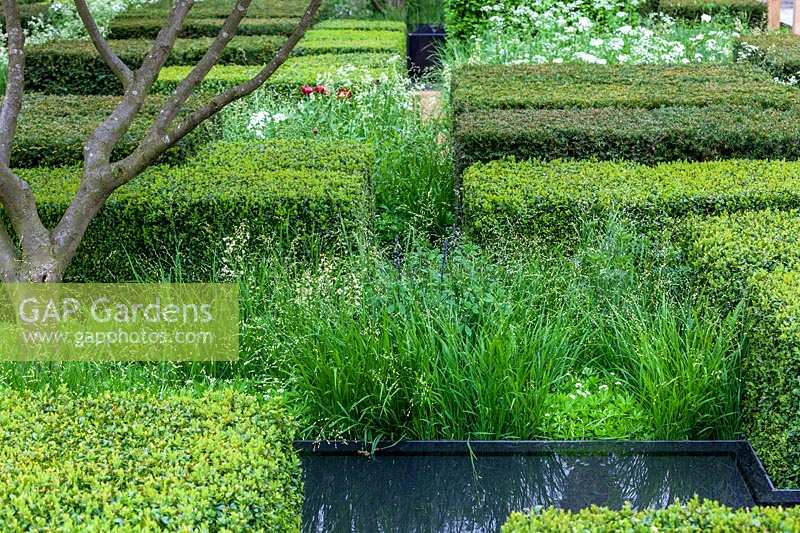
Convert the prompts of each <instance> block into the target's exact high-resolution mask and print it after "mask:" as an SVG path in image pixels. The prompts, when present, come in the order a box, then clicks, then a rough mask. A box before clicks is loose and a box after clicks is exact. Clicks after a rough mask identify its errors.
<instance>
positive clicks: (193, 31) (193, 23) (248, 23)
mask: <svg viewBox="0 0 800 533" xmlns="http://www.w3.org/2000/svg"><path fill="white" fill-rule="evenodd" d="M299 21H300V19H297V18H246V19H244V20H243V21H242V23H241V24H240V25H239V29H238V31H237V32H236V34H237V35H240V36H241V35H289V34H290V33H292V31H294V29H295V27H297V23H298V22H299ZM164 22H165V19H164V18H159V17H158V16H154V17H152V18H144V17H142V18H116V19H114V20H113V21H112V22H111V25H110V26H109V30H108V31H109V35H108V36H109V38H111V39H155V38H156V35H158V32H159V30H161V28H162V27H163V26H164ZM224 22H225V19H224V18H189V19H187V20H186V21H185V22H184V23H183V27H182V28H181V33H180V37H184V38H196V37H216V36H217V34H218V33H219V29H220V28H221V27H222V24H223V23H224Z"/></svg>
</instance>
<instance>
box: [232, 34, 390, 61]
mask: <svg viewBox="0 0 800 533" xmlns="http://www.w3.org/2000/svg"><path fill="white" fill-rule="evenodd" d="M369 52H384V53H391V54H398V55H401V56H405V54H406V37H405V33H404V32H402V31H396V30H394V29H391V30H363V29H328V30H318V29H312V30H308V31H307V32H306V34H305V36H304V37H303V39H302V40H301V41H300V42H299V43H297V46H296V47H295V49H294V50H293V52H292V53H294V55H314V54H348V53H369ZM240 64H241V63H240Z"/></svg>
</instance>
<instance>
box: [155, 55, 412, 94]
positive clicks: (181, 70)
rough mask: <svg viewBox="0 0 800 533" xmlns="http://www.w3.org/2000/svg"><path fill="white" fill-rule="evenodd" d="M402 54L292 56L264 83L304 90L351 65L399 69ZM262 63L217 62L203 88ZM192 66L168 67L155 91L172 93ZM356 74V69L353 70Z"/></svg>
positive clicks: (224, 85) (244, 75) (377, 70)
mask: <svg viewBox="0 0 800 533" xmlns="http://www.w3.org/2000/svg"><path fill="white" fill-rule="evenodd" d="M395 59H398V56H395V55H392V54H385V53H371V54H320V55H312V56H300V57H292V58H289V59H288V60H287V61H286V63H284V64H283V65H282V66H281V67H280V68H279V69H278V70H277V71H275V73H274V74H273V75H272V77H270V78H269V79H268V80H267V82H266V83H265V84H264V87H265V88H267V89H268V90H272V91H274V92H276V93H279V94H284V95H287V94H300V87H301V86H302V85H307V84H308V85H313V84H315V83H316V82H317V80H318V78H319V77H320V76H323V77H324V76H328V75H334V74H335V73H336V71H337V70H339V69H341V68H342V67H345V66H347V65H353V66H356V67H365V68H366V69H367V72H368V74H369V75H371V76H373V77H378V76H380V75H381V74H384V73H386V74H388V73H392V72H396V71H397V68H398V67H399V62H398V61H396V60H395ZM260 68H261V67H258V66H239V65H217V66H215V67H214V68H212V69H211V72H209V73H208V76H206V78H205V79H204V80H203V83H202V84H201V85H200V87H199V89H200V90H201V91H208V92H218V91H223V90H225V89H228V88H230V87H233V86H234V85H238V84H240V83H244V82H246V81H247V80H249V79H250V78H252V77H253V76H255V75H256V74H257V73H258V71H259V70H260ZM190 70H191V67H167V68H165V69H164V70H162V71H161V74H160V76H159V77H158V80H156V83H155V84H154V85H153V92H154V93H171V92H172V91H173V90H175V87H176V86H177V85H178V84H179V83H180V82H181V80H182V79H183V78H185V77H186V75H187V74H188V73H189V72H190ZM350 75H352V73H351V74H350Z"/></svg>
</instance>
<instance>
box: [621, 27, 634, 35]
mask: <svg viewBox="0 0 800 533" xmlns="http://www.w3.org/2000/svg"><path fill="white" fill-rule="evenodd" d="M617 31H618V32H620V33H621V34H622V35H630V34H631V33H633V28H632V27H630V26H628V25H627V24H625V25H624V26H620V27H619V28H617Z"/></svg>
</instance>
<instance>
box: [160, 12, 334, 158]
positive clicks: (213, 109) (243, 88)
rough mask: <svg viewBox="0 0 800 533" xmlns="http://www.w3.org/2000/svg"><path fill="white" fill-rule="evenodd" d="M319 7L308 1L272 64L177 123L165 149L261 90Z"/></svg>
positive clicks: (301, 34) (304, 30)
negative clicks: (218, 114)
mask: <svg viewBox="0 0 800 533" xmlns="http://www.w3.org/2000/svg"><path fill="white" fill-rule="evenodd" d="M321 4H322V0H311V2H310V3H309V4H308V7H307V8H306V11H305V13H304V14H303V17H302V18H301V19H300V23H299V24H298V25H297V27H296V28H295V30H294V31H293V32H292V34H291V35H290V36H289V38H288V39H287V40H286V42H285V43H284V44H283V46H282V47H281V49H280V50H278V53H277V54H275V57H274V58H272V61H270V62H269V64H268V65H267V66H265V67H264V68H263V69H262V70H261V71H260V72H259V73H258V74H256V76H255V77H253V78H252V79H250V80H249V81H247V82H245V83H242V84H240V85H237V86H236V87H232V88H230V89H228V90H227V91H225V92H223V93H220V94H218V95H217V96H215V97H214V98H212V99H211V101H209V102H208V103H207V104H206V105H205V106H203V107H201V108H200V109H198V110H196V111H195V112H193V113H192V114H190V115H189V116H188V117H187V118H186V119H184V120H183V121H182V122H181V123H180V124H178V126H177V127H176V128H175V129H174V130H173V131H172V132H171V133H170V134H169V135H168V138H169V141H170V145H169V146H172V145H173V144H175V143H176V142H178V141H179V140H181V139H182V138H183V137H185V136H186V135H187V134H189V133H190V132H191V131H192V130H194V129H195V128H196V127H197V126H198V125H199V124H200V123H201V122H203V121H204V120H207V119H208V118H210V117H212V116H214V115H215V114H217V113H218V112H219V111H220V110H221V109H222V108H223V107H225V106H227V105H228V104H230V103H231V102H234V101H236V100H239V99H240V98H244V97H245V96H247V95H249V94H250V93H252V92H253V91H255V90H256V89H258V88H259V87H261V86H262V85H263V84H264V83H265V82H266V81H267V80H268V79H269V77H270V76H272V74H273V73H274V72H275V71H276V70H277V69H278V67H280V66H281V65H283V63H284V62H285V61H286V60H287V59H288V58H289V55H290V54H291V53H292V50H294V47H295V46H296V45H297V42H298V41H299V40H300V39H302V38H303V35H305V33H306V30H308V28H309V26H311V24H312V23H313V22H314V18H315V17H316V14H317V11H318V10H319V7H320V5H321ZM169 146H168V147H169ZM168 147H167V148H168ZM165 149H166V148H165Z"/></svg>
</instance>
